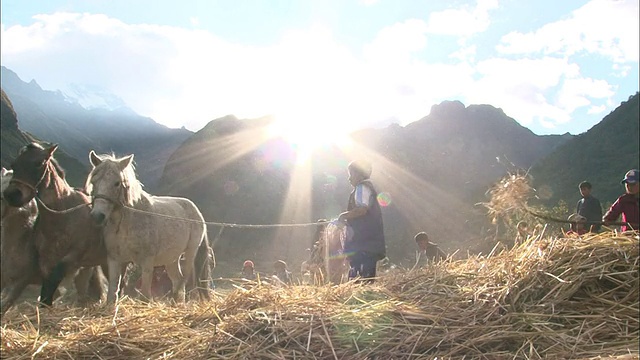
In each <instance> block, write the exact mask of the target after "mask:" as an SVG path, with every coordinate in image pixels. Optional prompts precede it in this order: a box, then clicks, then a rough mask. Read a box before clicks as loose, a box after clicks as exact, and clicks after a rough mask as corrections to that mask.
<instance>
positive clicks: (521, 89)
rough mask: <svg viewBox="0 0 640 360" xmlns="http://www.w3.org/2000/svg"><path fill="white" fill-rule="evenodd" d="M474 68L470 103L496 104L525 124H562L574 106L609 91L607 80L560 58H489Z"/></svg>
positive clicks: (581, 105)
mask: <svg viewBox="0 0 640 360" xmlns="http://www.w3.org/2000/svg"><path fill="white" fill-rule="evenodd" d="M476 69H477V70H478V75H479V79H478V80H477V81H475V82H474V83H473V84H472V85H471V88H470V89H468V94H469V96H468V99H469V100H470V101H471V103H483V104H497V105H499V106H501V107H502V108H503V110H504V111H505V113H507V114H508V115H509V116H511V117H513V118H515V119H517V120H518V121H519V122H520V123H521V124H523V125H526V126H531V125H534V124H540V125H542V126H545V127H549V126H550V125H551V124H565V123H567V122H569V121H571V119H572V116H571V114H572V112H573V111H575V110H576V109H577V108H580V107H586V106H589V105H591V104H592V99H594V98H596V99H603V98H604V99H606V98H608V97H609V96H611V95H612V94H613V92H612V91H611V86H610V85H609V84H608V83H607V82H605V81H602V80H593V79H588V78H584V77H582V75H581V74H580V68H579V66H578V65H577V64H575V63H571V62H569V61H568V60H567V59H562V58H554V57H544V58H541V59H519V60H513V59H501V58H493V59H489V60H485V61H481V62H479V63H478V64H477V66H476ZM556 93H557V94H558V95H557V96H552V94H556Z"/></svg>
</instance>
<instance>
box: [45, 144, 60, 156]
mask: <svg viewBox="0 0 640 360" xmlns="http://www.w3.org/2000/svg"><path fill="white" fill-rule="evenodd" d="M56 150H58V144H53V146H52V147H50V148H49V149H48V150H47V152H48V153H49V157H52V156H53V153H54V152H56Z"/></svg>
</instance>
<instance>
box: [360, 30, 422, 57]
mask: <svg viewBox="0 0 640 360" xmlns="http://www.w3.org/2000/svg"><path fill="white" fill-rule="evenodd" d="M426 31H427V25H426V24H425V22H424V21H422V20H418V19H410V20H406V21H404V22H401V23H396V24H394V25H392V26H388V27H385V28H383V29H382V30H381V31H380V32H378V34H377V36H376V38H375V39H374V40H373V41H372V42H371V43H370V44H368V45H366V46H365V47H364V50H363V53H364V57H365V58H366V59H367V60H368V61H371V62H376V63H381V64H385V63H386V64H389V65H405V64H406V63H407V62H409V60H410V57H411V55H412V53H414V52H416V51H419V50H422V49H424V48H425V46H426V45H427V37H426Z"/></svg>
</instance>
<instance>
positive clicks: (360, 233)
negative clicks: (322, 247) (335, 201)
mask: <svg viewBox="0 0 640 360" xmlns="http://www.w3.org/2000/svg"><path fill="white" fill-rule="evenodd" d="M348 171H349V182H350V183H351V186H353V191H352V192H351V194H350V195H349V203H348V205H347V211H345V212H343V213H342V214H340V216H339V217H338V221H339V222H346V224H347V237H346V239H345V243H344V254H345V255H346V257H347V260H348V261H349V279H355V278H361V279H366V281H367V282H371V281H373V278H375V277H376V264H377V262H378V260H382V259H384V257H385V256H386V245H385V239H384V227H383V224H382V211H381V209H380V205H379V204H378V192H377V191H376V188H375V187H374V186H373V183H372V182H371V180H370V179H369V178H370V177H371V164H370V163H368V162H366V161H363V160H358V161H353V162H351V163H350V164H349V165H348Z"/></svg>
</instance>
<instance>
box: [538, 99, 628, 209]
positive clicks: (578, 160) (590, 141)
mask: <svg viewBox="0 0 640 360" xmlns="http://www.w3.org/2000/svg"><path fill="white" fill-rule="evenodd" d="M638 101H639V97H638V93H636V94H635V95H633V96H630V97H629V100H628V101H625V102H623V103H622V104H620V106H619V107H618V108H616V109H615V110H614V111H612V112H611V113H610V114H609V115H607V116H605V117H604V119H602V121H601V122H600V123H598V124H597V125H595V126H594V127H592V128H591V129H589V131H587V132H585V133H583V134H580V135H578V136H577V137H575V138H574V139H572V140H571V141H568V142H566V143H565V144H563V145H562V146H559V147H558V148H557V149H556V150H555V151H554V152H553V153H552V154H550V155H549V156H547V157H545V158H544V159H542V160H541V161H540V162H539V163H538V164H536V166H534V167H533V168H532V169H531V174H532V175H533V177H534V182H533V184H534V186H535V187H536V188H537V189H538V190H539V191H538V192H539V193H541V194H542V195H543V200H544V201H545V202H546V203H547V204H556V203H557V202H558V201H559V200H564V201H566V202H567V203H568V204H569V210H573V206H575V204H576V202H577V201H578V200H579V199H580V192H579V190H578V184H579V183H580V182H582V181H584V180H587V181H589V182H591V184H592V185H593V195H594V196H595V197H597V198H599V199H600V202H601V203H602V204H603V205H605V204H611V203H613V202H614V201H615V200H616V198H617V197H618V196H620V195H621V194H623V193H624V186H622V185H621V184H620V181H621V180H622V178H623V177H624V174H625V173H626V172H627V171H628V170H629V169H638V168H640V166H639V162H640V161H639V160H638V159H639V158H640V141H639V138H640V136H639V133H638V129H639V125H638V124H639V122H640V120H639V119H640V104H639V102H638Z"/></svg>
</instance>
